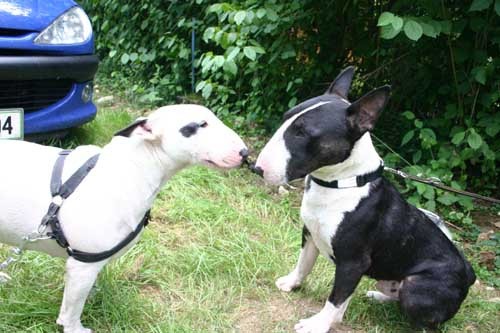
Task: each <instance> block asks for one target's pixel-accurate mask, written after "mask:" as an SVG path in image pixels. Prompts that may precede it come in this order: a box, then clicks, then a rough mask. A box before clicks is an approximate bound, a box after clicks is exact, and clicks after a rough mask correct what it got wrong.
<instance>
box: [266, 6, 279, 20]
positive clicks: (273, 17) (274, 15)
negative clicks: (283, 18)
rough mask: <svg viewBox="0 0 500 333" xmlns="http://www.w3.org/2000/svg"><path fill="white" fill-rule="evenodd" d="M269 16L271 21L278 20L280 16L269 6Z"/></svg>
mask: <svg viewBox="0 0 500 333" xmlns="http://www.w3.org/2000/svg"><path fill="white" fill-rule="evenodd" d="M266 14H267V18H268V19H270V20H271V21H273V22H274V21H278V19H279V16H278V14H277V13H276V12H275V11H274V9H271V8H267V10H266Z"/></svg>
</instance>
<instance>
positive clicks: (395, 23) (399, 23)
mask: <svg viewBox="0 0 500 333" xmlns="http://www.w3.org/2000/svg"><path fill="white" fill-rule="evenodd" d="M391 24H392V27H393V28H394V30H396V31H401V28H402V27H403V19H402V18H401V17H399V16H396V15H394V18H393V19H392V22H391Z"/></svg>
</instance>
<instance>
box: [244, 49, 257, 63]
mask: <svg viewBox="0 0 500 333" xmlns="http://www.w3.org/2000/svg"><path fill="white" fill-rule="evenodd" d="M243 53H244V54H245V56H246V57H247V58H248V59H250V60H252V61H254V60H255V57H256V53H255V50H254V49H253V47H252V46H245V47H244V48H243Z"/></svg>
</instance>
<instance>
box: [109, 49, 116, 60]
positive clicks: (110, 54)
mask: <svg viewBox="0 0 500 333" xmlns="http://www.w3.org/2000/svg"><path fill="white" fill-rule="evenodd" d="M115 54H116V50H111V51H109V57H110V58H113V57H114V56H115Z"/></svg>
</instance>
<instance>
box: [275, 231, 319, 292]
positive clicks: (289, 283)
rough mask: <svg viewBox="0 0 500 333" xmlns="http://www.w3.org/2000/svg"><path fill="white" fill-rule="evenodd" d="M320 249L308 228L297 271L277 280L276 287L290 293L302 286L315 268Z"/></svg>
mask: <svg viewBox="0 0 500 333" xmlns="http://www.w3.org/2000/svg"><path fill="white" fill-rule="evenodd" d="M318 253H319V252H318V248H317V247H316V245H315V244H314V242H313V240H312V238H311V236H310V235H309V232H308V231H307V229H306V227H305V226H304V229H303V231H302V249H301V250H300V255H299V260H298V261H297V265H296V266H295V269H294V270H293V271H291V272H290V274H288V275H285V276H282V277H280V278H279V279H277V280H276V286H277V287H278V289H279V290H281V291H285V292H289V291H291V290H292V289H294V288H297V287H298V286H300V284H301V283H302V281H304V279H305V278H306V276H307V275H309V273H311V270H312V268H313V266H314V263H315V262H316V259H317V258H318Z"/></svg>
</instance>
